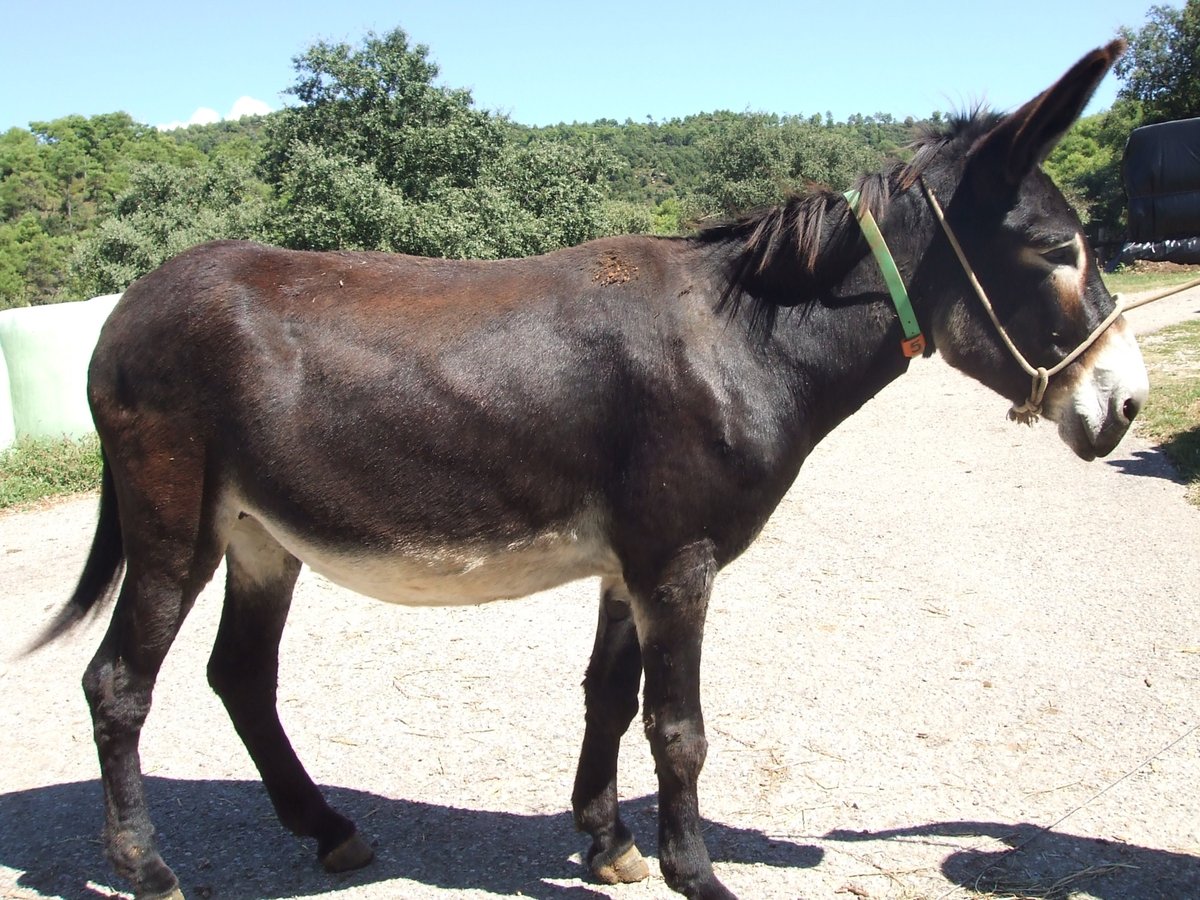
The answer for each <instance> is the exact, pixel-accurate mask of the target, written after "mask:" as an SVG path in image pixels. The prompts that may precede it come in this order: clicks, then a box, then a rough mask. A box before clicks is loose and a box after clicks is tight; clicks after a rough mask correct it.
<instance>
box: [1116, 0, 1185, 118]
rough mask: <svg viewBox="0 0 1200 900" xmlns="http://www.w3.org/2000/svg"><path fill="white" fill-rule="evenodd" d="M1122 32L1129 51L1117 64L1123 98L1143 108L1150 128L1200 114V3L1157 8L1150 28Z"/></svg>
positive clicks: (1153, 9)
mask: <svg viewBox="0 0 1200 900" xmlns="http://www.w3.org/2000/svg"><path fill="white" fill-rule="evenodd" d="M1121 34H1122V35H1123V36H1124V38H1125V39H1126V40H1127V41H1129V50H1128V52H1127V53H1126V54H1125V55H1124V56H1123V57H1122V58H1121V59H1120V60H1118V61H1117V65H1116V73H1117V76H1118V77H1119V78H1121V79H1122V80H1123V81H1124V82H1125V85H1124V87H1122V88H1121V91H1120V94H1119V96H1120V97H1122V98H1123V99H1126V100H1135V101H1137V102H1139V103H1140V104H1141V105H1142V110H1143V113H1144V116H1145V122H1146V124H1153V123H1155V122H1167V121H1170V120H1172V119H1186V118H1190V117H1192V116H1196V115H1200V0H1187V2H1186V3H1185V4H1184V6H1183V8H1182V9H1175V8H1173V7H1170V6H1152V7H1151V8H1150V10H1149V12H1148V13H1147V14H1146V24H1145V25H1143V26H1142V27H1141V28H1140V29H1138V30H1137V31H1133V30H1132V29H1129V28H1122V29H1121Z"/></svg>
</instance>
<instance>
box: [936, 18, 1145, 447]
mask: <svg viewBox="0 0 1200 900" xmlns="http://www.w3.org/2000/svg"><path fill="white" fill-rule="evenodd" d="M1123 50H1124V42H1122V41H1114V42H1113V43H1111V44H1109V45H1108V46H1107V47H1104V48H1101V49H1098V50H1095V51H1093V52H1092V53H1089V54H1088V55H1087V56H1085V57H1084V58H1083V59H1081V60H1080V61H1079V62H1078V63H1076V64H1075V66H1073V67H1072V68H1071V70H1070V71H1069V72H1067V73H1066V75H1064V76H1063V77H1062V78H1061V79H1060V80H1059V81H1058V82H1057V83H1056V84H1054V85H1053V86H1052V87H1051V88H1049V89H1048V90H1046V91H1045V92H1043V93H1042V94H1039V95H1038V96H1037V97H1035V98H1034V99H1033V100H1031V101H1030V102H1028V103H1026V104H1025V105H1024V106H1022V107H1021V108H1020V109H1018V110H1017V111H1016V112H1014V113H1012V114H1010V115H1007V116H1004V117H1002V118H995V119H993V120H990V121H987V122H986V127H981V128H980V129H979V135H978V137H977V138H976V139H974V140H973V141H971V142H970V144H969V146H968V147H966V148H965V154H964V155H961V156H958V157H957V159H955V160H954V162H953V164H952V170H953V171H950V170H947V169H945V168H942V167H941V166H937V165H935V166H931V167H930V170H929V171H928V173H927V177H926V180H927V183H928V185H929V187H930V188H931V189H932V192H933V193H934V194H943V193H944V192H946V191H953V198H952V199H951V201H950V203H949V205H948V208H947V210H946V222H947V223H948V226H949V228H948V232H949V233H950V234H952V235H953V236H954V237H957V240H958V242H959V244H960V245H961V252H962V258H963V259H964V260H965V262H960V260H958V259H956V258H955V253H954V252H953V250H952V241H953V237H951V236H949V235H942V234H941V233H938V234H937V235H936V236H935V238H934V241H935V247H936V248H937V249H936V250H935V251H934V252H933V253H931V254H930V257H929V258H928V259H927V263H928V266H927V267H926V268H925V273H924V274H925V276H926V277H937V278H938V279H939V280H942V279H952V280H953V282H954V283H957V284H960V285H962V286H963V292H962V294H961V296H960V297H959V299H960V300H961V302H954V303H949V304H945V305H942V306H941V307H940V308H939V309H938V311H937V312H936V314H935V317H934V321H933V322H932V331H933V335H934V338H935V341H936V343H937V346H938V349H939V350H941V352H942V354H943V355H944V356H945V358H946V359H947V360H948V361H949V362H950V363H951V364H952V365H954V366H956V367H958V368H960V369H962V370H963V371H965V372H966V373H968V374H969V375H971V376H973V377H975V378H976V379H978V380H979V381H982V382H983V383H984V384H986V385H988V386H989V387H991V388H993V389H994V390H996V391H998V392H999V393H1001V394H1003V395H1004V396H1006V397H1009V398H1011V399H1012V400H1013V401H1014V404H1028V405H1027V406H1026V410H1028V411H1033V412H1034V413H1036V412H1040V413H1041V414H1042V415H1044V416H1046V418H1048V419H1050V420H1052V421H1054V422H1056V423H1057V424H1058V430H1059V434H1060V435H1061V436H1062V438H1063V440H1064V441H1065V442H1066V443H1067V445H1068V446H1070V447H1071V449H1072V450H1074V451H1075V452H1076V453H1077V454H1079V456H1081V457H1083V458H1084V459H1094V458H1095V457H1097V456H1104V455H1106V454H1108V453H1109V452H1111V451H1112V449H1113V448H1114V447H1115V446H1116V445H1117V442H1118V441H1120V439H1121V437H1122V436H1123V435H1124V434H1125V432H1126V430H1127V429H1128V428H1129V424H1130V422H1131V421H1132V420H1133V418H1134V416H1135V415H1137V412H1138V410H1139V409H1140V408H1141V405H1142V403H1143V402H1144V401H1145V399H1146V394H1147V391H1148V383H1147V379H1146V369H1145V365H1144V364H1143V362H1142V357H1141V353H1140V352H1139V351H1138V347H1137V344H1136V343H1135V341H1134V339H1133V336H1132V334H1131V333H1130V331H1129V328H1128V327H1127V325H1126V323H1125V320H1124V318H1122V317H1120V316H1118V317H1116V318H1115V319H1114V320H1113V321H1111V323H1110V324H1108V325H1107V327H1102V326H1104V324H1105V321H1106V319H1108V318H1109V317H1110V314H1112V313H1113V310H1114V301H1113V298H1112V297H1111V295H1110V294H1109V293H1108V291H1107V290H1106V289H1105V287H1104V284H1103V282H1102V281H1101V280H1100V273H1099V271H1098V270H1097V267H1096V264H1095V262H1094V260H1093V258H1092V253H1091V249H1090V248H1089V246H1088V242H1087V239H1086V238H1085V237H1084V234H1083V228H1082V226H1081V224H1080V221H1079V218H1078V216H1076V215H1075V213H1074V212H1073V211H1072V210H1071V208H1070V206H1069V205H1068V204H1067V202H1066V200H1065V199H1064V198H1063V196H1062V194H1061V193H1060V192H1059V190H1058V189H1057V188H1056V187H1055V186H1054V184H1053V183H1052V182H1051V180H1050V179H1049V178H1048V177H1047V176H1046V175H1045V174H1044V173H1043V172H1042V171H1041V169H1040V163H1041V162H1042V161H1043V160H1044V159H1045V158H1046V156H1047V155H1048V154H1049V153H1050V151H1051V150H1052V149H1053V148H1054V146H1055V144H1057V143H1058V141H1059V139H1060V138H1061V137H1062V136H1063V134H1065V133H1066V131H1067V130H1068V129H1069V128H1070V127H1071V125H1072V123H1074V121H1075V119H1076V118H1078V116H1079V114H1080V112H1082V110H1083V108H1084V106H1085V105H1086V104H1087V101H1088V99H1089V98H1090V97H1091V95H1092V92H1093V91H1094V90H1095V88H1096V85H1097V84H1099V82H1100V81H1101V79H1103V77H1104V76H1105V74H1106V73H1107V72H1108V70H1109V68H1110V67H1111V66H1112V64H1113V63H1114V62H1115V61H1116V59H1117V57H1119V56H1120V55H1121V53H1122V52H1123ZM944 161H945V162H949V160H944ZM930 202H931V203H934V202H936V201H932V200H931V201H930ZM949 269H954V270H957V271H949ZM971 270H973V272H974V275H975V277H976V279H977V282H978V284H979V286H980V288H979V290H981V291H982V293H983V294H985V295H986V297H987V299H988V300H990V303H991V305H992V307H993V309H994V312H995V316H996V318H997V319H998V321H999V324H1000V326H1002V327H1001V328H997V327H996V325H995V324H994V323H993V322H992V321H991V319H990V317H989V314H988V313H987V311H986V307H985V305H984V303H985V301H981V300H980V299H979V298H978V297H976V296H974V294H975V293H976V290H977V289H976V288H975V287H974V286H970V287H968V285H969V276H968V275H967V272H968V271H971ZM1002 332H1003V333H1002ZM1096 332H1099V333H1098V334H1096V336H1095V339H1094V342H1093V343H1091V344H1090V346H1087V348H1086V349H1085V350H1084V351H1083V352H1082V353H1080V354H1079V355H1078V357H1077V358H1075V359H1074V361H1071V362H1068V363H1067V364H1066V365H1065V366H1063V367H1062V368H1061V370H1060V371H1058V372H1054V371H1053V370H1054V369H1055V367H1056V366H1058V365H1060V364H1062V363H1063V361H1064V360H1066V359H1067V358H1068V357H1069V356H1070V355H1071V354H1072V352H1073V351H1075V350H1076V349H1077V348H1078V347H1080V346H1081V345H1082V344H1085V343H1086V342H1087V341H1088V340H1089V338H1090V337H1092V336H1093V334H1094V333H1096ZM1004 333H1006V334H1007V336H1008V338H1009V339H1010V340H1011V342H1012V344H1013V345H1014V346H1015V349H1016V350H1017V351H1019V355H1018V354H1017V353H1013V352H1012V350H1011V349H1010V348H1009V347H1008V346H1007V345H1006V342H1005V338H1004ZM1021 357H1023V358H1024V360H1025V361H1026V362H1027V366H1026V365H1023V364H1022V362H1021ZM1030 368H1032V369H1035V370H1036V369H1043V370H1048V371H1050V372H1051V373H1052V374H1051V376H1050V379H1049V383H1048V385H1047V384H1046V383H1045V382H1044V381H1043V382H1042V387H1043V388H1044V389H1045V395H1044V398H1041V397H1038V396H1036V395H1038V394H1040V391H1039V390H1038V388H1037V384H1036V382H1037V379H1036V378H1033V377H1031V375H1030V373H1029V369H1030ZM1031 389H1032V394H1033V395H1035V396H1034V399H1033V402H1032V403H1030V402H1029V399H1030V398H1031ZM1039 401H1040V403H1039ZM1038 406H1040V409H1037V408H1036V407H1038Z"/></svg>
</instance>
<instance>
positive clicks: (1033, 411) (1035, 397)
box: [921, 178, 1175, 425]
mask: <svg viewBox="0 0 1200 900" xmlns="http://www.w3.org/2000/svg"><path fill="white" fill-rule="evenodd" d="M921 189H922V190H923V191H925V196H926V197H927V198H928V199H929V205H930V206H931V207H932V208H933V213H934V215H935V216H937V220H938V221H939V222H940V223H941V225H942V230H943V231H944V232H945V233H946V239H947V240H948V241H950V246H951V247H953V248H954V254H955V255H956V256H957V257H958V261H959V263H961V264H962V267H963V271H964V272H965V273H966V275H967V280H968V281H969V282H971V287H973V288H974V289H975V293H976V294H977V295H978V296H979V301H980V302H981V303H982V304H983V308H984V309H985V310H986V311H987V314H988V318H990V319H991V320H992V324H993V325H994V326H996V331H997V332H998V333H999V335H1000V338H1001V339H1002V340H1003V341H1004V346H1005V347H1007V348H1008V352H1009V353H1011V354H1012V356H1013V359H1015V360H1016V361H1017V363H1018V364H1019V365H1020V366H1021V368H1022V369H1024V370H1025V373H1026V374H1027V375H1029V376H1030V378H1032V379H1033V386H1032V388H1031V389H1030V391H1029V399H1027V400H1026V401H1025V402H1024V403H1022V404H1021V405H1020V406H1018V405H1016V404H1015V403H1014V404H1013V407H1012V409H1010V410H1009V411H1008V417H1009V418H1010V419H1012V420H1013V421H1016V422H1020V423H1021V424H1023V425H1032V424H1033V423H1034V422H1036V421H1037V420H1038V417H1039V416H1040V415H1041V414H1042V399H1043V398H1044V397H1045V396H1046V387H1047V386H1048V385H1049V384H1050V378H1051V376H1054V375H1057V374H1058V373H1059V372H1061V371H1062V370H1063V369H1065V368H1066V367H1067V366H1069V365H1070V364H1071V363H1073V362H1075V360H1077V359H1078V358H1079V355H1080V354H1081V353H1083V352H1084V351H1085V350H1087V348H1088V347H1090V346H1092V344H1094V343H1096V340H1097V338H1099V337H1100V335H1102V334H1103V333H1104V332H1105V331H1106V330H1108V326H1109V325H1111V324H1112V323H1113V322H1115V321H1116V320H1117V317H1118V316H1120V315H1121V313H1122V312H1124V310H1125V307H1124V306H1123V305H1122V304H1121V303H1120V301H1119V300H1117V303H1116V305H1115V306H1114V307H1113V311H1112V312H1111V313H1109V314H1108V316H1107V318H1105V320H1104V321H1103V322H1101V323H1100V324H1099V325H1097V326H1096V328H1095V329H1094V330H1093V331H1092V333H1091V334H1090V335H1088V336H1087V337H1086V338H1084V340H1083V342H1082V343H1081V344H1079V346H1077V347H1076V348H1075V349H1074V350H1072V351H1071V352H1070V353H1068V354H1067V355H1066V356H1065V357H1064V358H1063V359H1061V360H1059V362H1058V363H1057V364H1056V365H1055V366H1053V367H1052V368H1049V369H1046V368H1044V367H1042V366H1037V367H1034V366H1032V365H1030V364H1029V361H1028V360H1027V359H1025V357H1024V356H1023V355H1022V353H1021V351H1020V350H1018V349H1017V345H1016V344H1014V343H1013V341H1012V338H1010V337H1009V336H1008V332H1007V331H1006V330H1005V328H1004V326H1003V325H1002V324H1001V323H1000V317H999V316H997V315H996V310H995V309H993V308H992V303H991V301H990V300H988V296H987V293H986V292H985V291H984V289H983V285H981V284H980V283H979V279H978V278H977V277H975V270H974V269H972V268H971V264H970V263H969V262H967V255H966V254H965V253H964V252H963V248H962V245H961V244H959V242H958V238H957V237H955V236H954V232H953V231H952V230H951V229H950V223H949V222H947V221H946V214H945V213H944V212H942V205H941V204H940V203H938V199H937V197H935V196H934V194H933V191H932V190H930V187H929V185H928V184H926V183H925V179H923V178H922V179H921ZM1170 293H1175V291H1171V292H1170ZM1162 296H1166V294H1163V295H1162ZM1113 299H1114V300H1116V299H1117V298H1115V297H1114V298H1113ZM1157 299H1160V298H1159V297H1150V298H1147V299H1146V300H1144V301H1139V303H1138V306H1141V305H1142V304H1143V303H1149V302H1150V301H1151V300H1157Z"/></svg>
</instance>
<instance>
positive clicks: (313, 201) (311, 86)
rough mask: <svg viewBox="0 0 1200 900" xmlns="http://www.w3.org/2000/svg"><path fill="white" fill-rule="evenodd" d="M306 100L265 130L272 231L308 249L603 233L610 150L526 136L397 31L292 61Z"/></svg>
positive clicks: (534, 248) (479, 250) (506, 243)
mask: <svg viewBox="0 0 1200 900" xmlns="http://www.w3.org/2000/svg"><path fill="white" fill-rule="evenodd" d="M294 64H295V68H296V72H297V75H298V80H297V82H296V84H295V85H294V86H293V87H292V88H291V89H290V91H289V92H290V93H292V94H293V95H295V96H296V97H297V98H298V99H299V100H300V105H299V106H297V107H293V108H290V109H287V110H284V111H283V112H282V113H280V114H279V115H278V116H277V117H275V118H273V119H272V120H271V121H270V123H269V126H268V138H267V147H266V151H265V153H264V157H263V160H264V162H263V171H264V173H265V175H266V178H267V181H268V182H269V183H270V184H271V186H272V189H273V190H274V191H275V196H276V201H277V202H276V210H275V216H274V220H273V222H272V225H271V233H272V236H273V237H274V238H275V239H277V240H278V241H279V242H280V243H283V244H284V245H286V246H290V247H298V248H307V249H330V248H358V249H379V250H393V251H402V252H407V253H417V254H422V255H426V256H454V257H463V256H471V257H485V258H486V257H497V256H518V255H525V254H529V253H540V252H544V251H546V250H551V249H554V248H555V247H561V246H564V245H566V244H570V243H577V242H579V241H582V240H586V239H587V238H590V237H594V236H596V235H598V234H600V233H601V232H602V231H603V229H604V221H605V219H604V211H603V209H602V201H603V199H604V196H605V190H604V185H605V181H606V179H607V177H608V174H609V172H610V170H611V162H610V156H609V155H608V154H607V153H606V152H604V151H603V150H601V149H600V148H599V147H598V146H596V145H595V144H572V145H568V144H566V143H560V142H554V141H547V140H539V139H536V138H535V139H531V140H529V141H527V142H525V143H523V144H522V143H521V142H519V141H518V140H517V135H516V132H515V131H514V130H513V129H512V127H511V126H510V125H509V123H508V122H507V121H506V120H504V119H503V118H501V117H499V116H496V115H493V114H491V113H488V112H483V111H480V110H477V109H475V108H474V106H473V104H472V100H471V95H470V93H469V92H467V91H464V90H451V89H449V88H445V87H439V86H437V85H435V84H433V79H434V78H436V77H437V73H438V69H437V66H436V65H435V64H434V63H433V62H432V61H431V60H430V59H429V50H428V48H427V47H424V46H422V45H419V44H418V45H416V46H410V45H409V42H408V37H407V36H406V35H405V33H404V32H403V31H402V30H400V29H396V30H394V31H391V32H389V33H388V34H386V35H384V36H382V37H379V36H377V35H375V34H370V35H368V36H367V38H366V39H365V40H364V41H363V43H362V45H361V46H360V47H359V48H357V49H356V48H352V47H350V46H349V45H347V44H326V43H318V44H315V45H314V46H312V47H311V48H309V50H308V51H307V52H306V53H304V54H302V55H301V56H299V57H297V58H296V59H295V60H294Z"/></svg>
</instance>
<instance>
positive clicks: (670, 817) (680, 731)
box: [635, 541, 733, 900]
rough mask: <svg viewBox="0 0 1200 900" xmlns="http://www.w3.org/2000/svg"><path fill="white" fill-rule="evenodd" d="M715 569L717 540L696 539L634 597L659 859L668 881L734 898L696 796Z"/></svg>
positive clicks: (701, 898) (694, 894) (692, 893)
mask: <svg viewBox="0 0 1200 900" xmlns="http://www.w3.org/2000/svg"><path fill="white" fill-rule="evenodd" d="M716 571H717V564H716V560H715V559H714V558H713V547H712V544H711V542H709V541H701V542H698V543H695V544H690V545H688V546H687V547H684V548H683V549H682V550H681V551H680V552H679V553H677V554H676V555H675V556H674V557H673V558H672V560H671V561H670V563H669V564H668V565H667V566H666V567H665V568H664V569H663V570H662V571H661V572H660V574H659V575H658V577H657V578H656V579H655V581H654V584H653V586H652V587H651V588H650V590H649V591H646V592H643V591H640V590H639V591H637V599H636V601H635V602H636V603H637V606H636V614H637V624H638V639H639V641H640V642H641V647H642V665H643V667H644V669H645V673H646V687H645V702H644V704H643V715H644V717H645V724H646V736H647V738H649V740H650V749H651V752H652V753H653V754H654V764H655V770H656V771H657V773H658V800H659V802H658V849H659V863H660V865H661V866H662V872H663V877H664V878H665V879H666V882H667V884H668V885H669V886H670V887H671V888H672V889H674V890H676V891H679V893H681V894H683V895H685V896H687V897H689V898H693V900H732V898H733V894H731V893H730V892H729V891H728V890H727V889H726V888H725V886H724V885H722V884H721V882H719V881H718V880H717V878H716V876H715V875H713V870H712V862H711V861H710V860H709V857H708V850H707V849H706V848H705V846H704V840H703V839H702V838H701V836H700V810H699V805H698V802H697V799H696V782H697V780H698V779H699V777H700V769H701V768H702V767H703V766H704V757H705V754H706V752H707V750H708V741H707V740H706V739H705V737H704V718H703V715H702V713H701V710H700V645H701V643H702V641H703V637H704V617H705V614H706V613H707V611H708V598H709V595H710V594H711V593H712V583H713V577H714V576H715V575H716Z"/></svg>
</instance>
